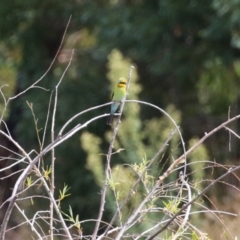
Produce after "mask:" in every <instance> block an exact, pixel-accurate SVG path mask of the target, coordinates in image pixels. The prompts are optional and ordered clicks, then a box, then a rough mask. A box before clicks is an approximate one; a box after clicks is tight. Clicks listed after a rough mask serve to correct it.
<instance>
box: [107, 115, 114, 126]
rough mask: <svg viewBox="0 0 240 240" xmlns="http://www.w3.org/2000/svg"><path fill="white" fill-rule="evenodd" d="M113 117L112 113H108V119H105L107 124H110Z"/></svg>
mask: <svg viewBox="0 0 240 240" xmlns="http://www.w3.org/2000/svg"><path fill="white" fill-rule="evenodd" d="M113 118H114V114H110V115H109V117H108V119H107V124H108V125H112V123H113Z"/></svg>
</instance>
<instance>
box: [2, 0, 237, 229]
mask: <svg viewBox="0 0 240 240" xmlns="http://www.w3.org/2000/svg"><path fill="white" fill-rule="evenodd" d="M239 13H240V1H239V0H211V1H209V0H207V1H206V0H202V1H199V0H181V1H174V0H159V1H158V0H99V1H87V0H86V1H84V0H75V1H74V0H72V1H60V0H54V1H52V0H42V1H27V0H21V1H20V0H13V1H11V2H10V1H8V2H6V1H3V2H1V3H0V85H3V84H8V85H9V86H8V87H4V88H3V90H2V91H3V92H4V94H5V95H6V96H12V95H14V94H16V93H18V92H20V91H22V90H24V89H26V88H27V87H28V86H30V85H31V84H32V83H33V82H35V81H36V80H37V79H38V78H39V77H41V76H42V75H43V73H44V72H45V71H46V70H47V68H48V67H49V65H50V63H51V62H52V60H53V58H54V55H55V54H56V52H57V49H58V47H59V44H60V42H61V39H62V35H63V33H64V30H65V27H66V24H67V22H68V19H69V17H70V15H72V20H71V23H70V27H69V29H68V31H67V36H66V38H65V40H64V47H63V48H62V49H61V52H60V54H59V55H58V58H57V61H56V62H55V63H54V66H53V68H52V69H51V70H50V72H49V73H48V74H47V76H46V77H45V78H44V79H43V80H42V81H41V83H40V86H41V87H43V88H45V89H49V91H45V90H41V89H37V88H36V89H32V90H30V91H29V92H27V93H26V94H25V95H22V96H21V97H20V98H18V99H17V101H13V102H12V103H11V105H10V110H9V111H8V112H7V113H6V114H5V116H4V119H5V121H6V122H7V124H8V127H9V130H10V132H11V134H12V135H13V136H14V137H15V138H16V139H17V140H18V141H19V142H20V143H21V145H22V146H23V147H24V148H25V149H27V150H28V151H30V150H31V149H36V146H38V145H39V143H38V139H37V134H36V131H34V129H35V125H34V121H33V116H32V113H31V110H30V108H29V106H28V104H27V102H29V103H32V104H33V109H34V114H35V116H36V118H37V119H38V123H37V124H38V129H39V135H40V136H42V134H43V131H42V130H41V129H43V128H44V126H45V122H46V117H47V109H48V104H49V99H50V94H51V92H52V90H54V88H55V85H56V83H57V81H58V80H59V79H60V77H61V75H62V73H63V70H64V68H65V67H66V65H67V63H68V61H69V59H70V55H71V51H72V49H75V54H74V59H73V62H72V64H71V66H70V68H69V70H68V72H67V74H66V76H65V77H64V80H63V82H62V84H61V86H60V88H59V102H58V104H59V105H58V108H57V113H56V119H57V120H56V132H58V130H59V129H60V128H61V127H62V126H63V124H64V123H65V122H66V121H67V120H68V119H69V118H70V117H71V116H73V115H74V114H76V113H77V112H80V111H82V110H84V109H87V108H90V107H93V106H95V105H99V104H102V103H106V102H108V101H109V96H110V91H111V88H112V86H113V85H114V84H115V83H116V80H117V79H118V78H119V77H120V76H126V75H127V73H128V69H129V66H130V65H131V64H133V65H134V66H135V71H134V76H133V78H132V82H131V86H130V92H129V95H128V99H139V100H142V101H147V102H150V103H153V104H155V105H157V106H160V107H161V108H163V109H165V110H166V111H167V112H168V113H169V114H170V115H171V116H172V117H173V118H174V120H175V121H176V122H177V123H178V124H179V125H180V126H181V131H182V133H183V136H184V139H185V143H186V147H187V148H188V147H189V146H191V145H192V144H193V143H194V141H196V139H198V138H200V137H201V136H203V135H204V133H205V132H208V131H210V130H212V129H213V128H214V127H216V126H217V125H218V124H220V123H221V122H223V121H225V120H226V119H227V118H228V112H229V108H231V112H230V115H231V116H234V115H236V114H237V113H238V112H239V108H238V104H239V100H240V98H239V76H240V51H239V48H240V25H239V23H240V14H239ZM0 101H1V102H0V104H1V105H0V109H3V107H4V105H3V100H2V99H1V100H0ZM26 101H27V102H26ZM108 111H109V107H106V108H101V109H97V110H96V111H94V112H91V113H87V114H85V115H83V116H81V118H80V119H78V120H75V122H74V123H73V125H72V126H74V124H76V123H78V122H80V123H81V122H85V121H86V120H87V119H89V118H90V117H93V116H96V115H98V114H103V113H107V112H108ZM123 118H124V119H123V121H122V124H121V125H120V130H119V133H118V137H117V142H116V144H115V148H116V149H118V148H123V149H124V151H121V152H120V153H119V154H116V155H113V158H112V160H113V161H112V163H113V166H112V167H113V168H114V167H117V165H118V164H123V163H126V164H134V163H138V162H140V161H141V160H142V159H143V158H146V159H150V158H152V156H153V155H154V154H155V152H156V151H157V150H158V148H159V147H160V146H161V143H163V141H164V139H166V137H167V136H168V134H169V132H170V129H171V128H173V125H172V124H171V122H169V120H167V119H166V117H163V115H161V114H159V112H158V111H155V110H154V109H151V108H148V107H146V106H143V105H139V104H137V103H135V104H126V106H125V109H124V116H123ZM105 121H106V119H104V118H103V119H99V120H98V121H96V122H94V123H92V124H90V125H89V126H88V127H87V129H85V131H84V132H81V133H79V134H76V135H74V136H73V137H72V138H71V139H69V140H68V141H67V142H65V143H64V144H63V145H62V146H61V148H56V189H61V188H62V187H63V186H64V183H65V184H67V185H68V186H70V187H71V189H70V192H71V196H69V197H68V198H66V199H65V200H64V201H63V202H62V205H61V207H62V209H64V210H66V209H68V206H69V205H71V207H72V209H73V211H74V212H75V213H78V214H79V215H80V218H81V219H91V218H96V216H97V213H98V207H99V199H98V198H96V194H97V193H98V192H99V191H100V186H101V181H102V179H103V174H102V168H103V163H104V162H105V156H104V154H106V152H107V149H108V144H109V139H110V136H111V132H112V129H111V128H109V126H107V125H106V123H105ZM1 127H3V126H1ZM231 128H232V129H234V131H236V132H238V130H239V122H237V121H236V122H234V123H233V124H232V125H231ZM228 140H229V134H228V132H227V131H223V130H222V131H220V132H219V133H217V134H215V135H214V136H212V137H211V139H210V140H208V142H207V144H206V145H203V146H202V148H201V151H198V152H197V153H196V154H195V155H194V154H193V155H192V156H191V158H190V160H191V161H195V160H196V159H197V158H199V160H211V161H213V160H214V161H216V162H217V163H219V164H230V165H231V164H234V163H236V162H238V161H239V154H240V149H239V147H238V144H239V143H238V140H237V139H236V138H232V141H231V151H229V146H228ZM0 141H1V145H4V146H7V147H11V146H9V144H10V143H8V142H7V141H6V140H3V139H0ZM49 141H50V134H49V135H48V136H46V142H49ZM179 144H180V142H179V138H177V137H176V138H174V139H173V140H172V142H171V146H170V147H169V150H168V151H167V152H166V153H165V155H164V156H162V159H163V160H162V161H161V162H160V163H159V164H158V165H157V166H156V168H155V171H156V172H155V174H156V175H157V174H159V173H160V172H161V171H162V170H163V169H165V168H166V167H167V166H168V165H169V161H171V159H172V158H175V157H177V156H178V155H179V154H181V153H182V149H181V148H180V147H178V145H179ZM39 150H40V149H39ZM0 152H1V156H3V155H4V154H7V153H5V152H4V149H0ZM49 159H50V157H49V156H46V158H45V159H44V164H45V166H47V165H49V164H50V163H49V162H48V161H49ZM159 161H160V160H159ZM164 161H166V163H165V164H163V162H164ZM0 164H4V166H5V164H6V162H4V163H2V162H0ZM1 167H3V166H1ZM204 167H205V165H203V166H201V168H204ZM116 169H117V168H116ZM16 170H17V169H13V170H12V171H16ZM189 170H190V169H189ZM119 171H120V170H119ZM191 171H193V170H191ZM7 174H9V173H4V172H3V173H1V177H4V176H5V175H7ZM121 174H124V171H123V172H121ZM211 174H212V173H211V172H210V171H209V172H208V171H202V172H201V174H200V176H197V177H198V178H199V179H203V178H204V177H205V178H211V177H213V176H212V175H211ZM214 174H216V176H217V175H219V174H221V172H218V171H215V172H214ZM125 177H127V176H125ZM171 177H172V178H174V177H173V176H171ZM14 179H16V177H13V178H11V180H9V181H8V182H7V184H5V183H4V184H2V183H3V181H2V183H1V189H0V191H1V192H0V198H1V202H4V200H5V199H7V198H8V197H9V196H10V194H11V188H12V186H13V183H14V181H15V180H14ZM227 181H228V182H229V183H231V184H234V185H235V186H236V187H238V182H235V180H233V179H231V178H229V179H227ZM39 191H41V190H39ZM226 192H227V193H228V195H231V196H232V197H233V198H236V197H237V193H236V192H234V191H232V190H231V192H230V190H229V189H228V188H227V187H226V188H224V189H223V188H222V186H221V188H215V190H212V192H211V193H212V196H211V197H212V199H213V201H215V200H216V202H219V199H220V200H221V201H223V202H224V197H222V196H223V195H224V194H225V193H226ZM40 193H41V192H40ZM230 193H231V194H230ZM109 198H111V196H110V195H109ZM221 201H220V202H221ZM36 204H37V203H36ZM39 204H42V203H39ZM43 204H44V203H43ZM228 206H229V205H228ZM2 211H4V209H2ZM2 214H3V213H1V215H2ZM1 215H0V216H1ZM111 215H112V206H111V204H110V205H109V206H107V209H106V212H105V216H104V218H105V219H109V218H110V216H111ZM15 221H17V219H15V220H12V224H13V225H14V224H16V223H15ZM84 231H85V232H88V231H89V232H91V231H92V228H91V226H90V225H88V226H87V227H86V228H84Z"/></svg>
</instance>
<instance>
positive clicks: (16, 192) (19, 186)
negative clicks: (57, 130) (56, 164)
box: [0, 130, 72, 240]
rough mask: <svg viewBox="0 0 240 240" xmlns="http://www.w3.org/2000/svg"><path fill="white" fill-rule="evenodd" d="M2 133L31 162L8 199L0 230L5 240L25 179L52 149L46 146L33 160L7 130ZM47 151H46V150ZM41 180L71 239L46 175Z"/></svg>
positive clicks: (0, 238) (0, 236)
mask: <svg viewBox="0 0 240 240" xmlns="http://www.w3.org/2000/svg"><path fill="white" fill-rule="evenodd" d="M0 133H1V134H2V135H4V136H5V137H6V138H7V139H8V140H10V141H11V142H12V143H13V144H14V145H15V146H16V147H17V148H18V149H19V150H20V151H21V152H22V153H23V155H24V156H26V158H27V159H28V160H29V162H30V164H29V165H28V166H27V167H26V168H25V169H24V171H23V172H22V174H21V175H20V176H19V178H18V180H17V182H16V184H15V186H14V189H13V192H12V196H11V197H10V198H9V199H8V200H7V201H9V205H8V209H7V211H6V213H5V216H4V219H3V222H2V225H1V231H0V240H4V238H5V232H6V228H7V224H8V221H9V217H10V215H11V213H12V210H13V207H14V204H15V202H16V200H17V197H18V195H19V194H20V192H21V190H22V186H23V183H24V181H25V180H26V178H27V176H28V174H29V173H30V171H31V170H32V169H33V168H34V166H35V164H36V163H37V162H38V161H39V159H40V158H42V157H43V155H44V154H45V153H46V152H48V151H50V150H51V148H50V149H48V148H46V150H45V149H44V150H43V151H42V152H41V153H40V154H39V155H38V156H37V157H35V159H33V160H31V158H30V157H29V155H28V154H27V153H26V152H25V151H24V149H23V148H22V147H21V146H20V145H19V144H18V143H17V142H16V141H14V140H13V139H12V138H11V137H9V136H8V135H7V134H6V133H5V132H3V131H1V130H0ZM51 145H52V147H54V144H51ZM45 151H46V152H45ZM38 173H39V174H41V173H40V172H38ZM41 180H42V182H43V184H44V187H45V188H46V189H47V192H48V194H49V197H50V199H51V201H52V202H53V203H54V208H55V211H56V213H57V215H58V217H59V219H60V221H61V223H62V226H63V229H64V230H65V233H66V235H67V236H68V238H69V239H72V237H71V234H70V233H69V231H68V229H67V226H66V224H65V222H64V219H63V217H62V215H61V213H60V211H59V209H58V206H57V204H56V202H55V199H54V198H53V195H52V194H51V192H50V189H49V188H48V185H47V183H46V181H45V179H44V177H41Z"/></svg>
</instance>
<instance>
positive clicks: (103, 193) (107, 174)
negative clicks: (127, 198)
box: [92, 66, 134, 240]
mask: <svg viewBox="0 0 240 240" xmlns="http://www.w3.org/2000/svg"><path fill="white" fill-rule="evenodd" d="M133 69H134V67H133V66H131V67H130V70H129V74H128V79H127V88H126V93H128V88H129V84H130V80H131V76H132V71H133ZM125 99H126V96H125V98H124V99H123V102H122V103H121V107H120V113H119V116H118V120H117V123H116V126H115V128H114V131H113V135H112V140H111V141H110V145H109V148H108V154H107V162H106V166H105V180H104V183H103V186H102V190H101V201H100V208H99V213H98V218H97V222H96V224H95V228H94V231H93V234H92V239H93V240H95V239H96V237H97V233H98V229H99V226H100V223H101V220H102V215H103V211H104V206H105V202H106V192H107V186H108V180H109V177H110V176H111V169H110V160H111V155H112V149H113V144H114V141H115V138H116V135H117V132H118V126H119V124H120V122H121V115H122V111H123V107H124V104H125Z"/></svg>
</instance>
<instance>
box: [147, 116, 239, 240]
mask: <svg viewBox="0 0 240 240" xmlns="http://www.w3.org/2000/svg"><path fill="white" fill-rule="evenodd" d="M239 117H240V116H239ZM221 125H222V124H221ZM239 169H240V166H238V167H235V168H231V169H229V171H227V172H226V173H224V174H223V175H222V176H220V177H218V178H217V179H215V180H214V181H213V182H211V183H210V184H209V185H208V186H207V187H206V188H204V189H203V190H202V192H200V193H199V194H198V195H197V196H196V197H195V198H193V199H192V201H191V202H188V203H187V204H186V205H184V206H183V207H182V208H181V209H180V210H179V211H178V212H177V213H176V214H175V215H174V216H173V217H172V218H171V219H170V220H169V221H168V222H167V223H166V224H165V225H164V226H163V227H162V228H161V229H160V230H158V231H157V232H156V233H154V234H153V235H151V236H149V237H148V238H147V239H146V240H152V239H154V238H155V237H156V236H157V235H158V234H160V233H161V232H163V231H164V230H166V229H167V227H168V226H169V225H170V224H171V223H172V222H173V221H174V219H175V218H176V217H177V216H179V215H180V214H181V213H182V212H183V211H184V210H185V209H186V208H187V207H188V206H189V205H191V204H193V203H194V202H195V201H196V200H197V199H198V198H199V197H201V196H202V195H203V194H204V193H205V192H206V191H207V190H208V189H209V188H211V187H212V186H213V185H214V184H215V183H217V182H219V181H220V180H221V179H223V178H225V177H226V176H227V175H228V174H230V173H233V172H235V171H237V170H239Z"/></svg>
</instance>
